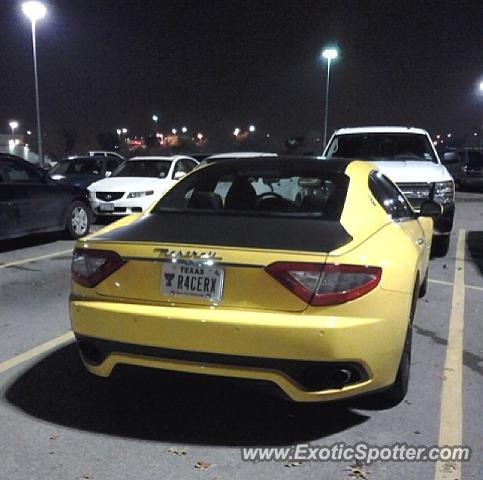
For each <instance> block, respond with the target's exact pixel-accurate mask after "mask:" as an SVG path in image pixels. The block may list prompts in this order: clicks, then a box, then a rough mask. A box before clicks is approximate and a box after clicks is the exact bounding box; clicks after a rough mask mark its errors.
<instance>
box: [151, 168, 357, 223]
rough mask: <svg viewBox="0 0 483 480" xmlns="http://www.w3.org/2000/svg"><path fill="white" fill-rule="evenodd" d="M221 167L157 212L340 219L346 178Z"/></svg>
mask: <svg viewBox="0 0 483 480" xmlns="http://www.w3.org/2000/svg"><path fill="white" fill-rule="evenodd" d="M220 163H222V164H225V165H221V164H220ZM220 163H218V162H217V163H215V164H213V165H210V166H208V167H206V168H202V169H200V170H196V171H194V172H193V173H191V174H190V175H189V176H187V177H186V178H185V179H183V180H181V181H180V182H179V183H178V184H177V185H176V186H175V187H174V188H173V189H172V190H170V191H169V192H168V193H167V194H166V195H165V196H164V197H162V198H161V200H160V201H159V202H158V204H157V205H156V207H155V209H154V210H153V213H156V212H158V213H160V212H163V211H167V210H169V211H179V212H190V213H196V212H200V213H209V214H213V215H248V216H284V217H302V218H319V219H324V220H334V221H338V220H340V216H341V213H342V209H343V207H344V202H345V197H346V193H347V186H348V181H349V179H348V177H346V176H345V175H344V174H341V173H327V172H323V173H322V172H321V169H320V168H316V169H315V168H314V169H312V170H311V171H310V170H307V169H297V168H296V167H294V166H293V165H291V166H288V167H286V168H283V167H275V168H274V167H273V166H271V167H269V168H263V166H257V167H256V168H255V169H254V168H246V169H244V168H240V164H239V163H237V166H236V168H234V167H232V166H230V163H231V162H230V161H225V162H220ZM259 165H260V164H259Z"/></svg>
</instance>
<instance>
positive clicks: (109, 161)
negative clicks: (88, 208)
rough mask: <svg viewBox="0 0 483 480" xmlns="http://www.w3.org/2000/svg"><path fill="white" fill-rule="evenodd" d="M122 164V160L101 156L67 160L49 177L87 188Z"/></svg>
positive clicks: (58, 165)
mask: <svg viewBox="0 0 483 480" xmlns="http://www.w3.org/2000/svg"><path fill="white" fill-rule="evenodd" d="M122 162H123V160H122V159H121V158H116V157H112V156H101V155H95V156H89V157H74V158H66V159H64V160H61V161H60V162H59V163H58V164H57V165H56V166H55V167H53V168H51V170H50V171H49V175H50V177H51V178H53V179H54V180H56V181H59V182H62V183H68V184H69V185H76V186H78V187H84V188H87V187H88V186H89V185H90V184H91V183H94V182H97V181H98V180H101V179H102V178H104V177H108V176H109V175H110V174H111V173H112V172H113V171H114V170H115V169H116V168H117V167H118V166H119V165H120V164H121V163H122Z"/></svg>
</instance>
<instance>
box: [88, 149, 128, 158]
mask: <svg viewBox="0 0 483 480" xmlns="http://www.w3.org/2000/svg"><path fill="white" fill-rule="evenodd" d="M89 156H90V157H114V158H117V159H119V160H126V159H125V158H124V157H123V156H122V155H121V154H119V153H117V152H111V151H109V150H90V151H89Z"/></svg>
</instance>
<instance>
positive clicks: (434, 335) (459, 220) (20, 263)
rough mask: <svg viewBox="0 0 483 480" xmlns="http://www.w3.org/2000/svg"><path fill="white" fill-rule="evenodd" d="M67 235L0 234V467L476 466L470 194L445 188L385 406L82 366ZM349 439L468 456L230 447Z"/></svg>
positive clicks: (349, 469)
mask: <svg viewBox="0 0 483 480" xmlns="http://www.w3.org/2000/svg"><path fill="white" fill-rule="evenodd" d="M72 248H73V242H72V241H65V240H63V239H62V238H61V237H59V236H57V235H47V236H45V235H44V236H38V237H32V238H27V239H21V240H15V241H9V242H0V294H1V302H0V389H1V392H0V425H1V431H2V435H1V436H0V479H1V480H4V479H5V480H7V479H8V480H17V479H18V480H25V479H49V480H50V479H62V480H65V479H96V480H97V479H124V478H126V479H127V478H129V479H146V480H148V479H149V480H153V479H158V478H159V479H161V478H163V479H166V478H172V479H179V478H200V479H209V480H214V479H220V480H224V479H230V480H233V479H248V478H249V479H253V478H304V479H307V478H311V479H312V478H313V479H319V480H322V479H329V478H330V479H333V480H338V479H340V480H344V479H347V480H348V479H354V478H356V479H357V478H369V479H371V480H377V479H398V478H404V479H418V480H419V479H433V478H434V479H438V480H440V479H451V480H456V479H458V480H460V479H463V480H470V479H472V480H480V479H481V478H483V469H482V464H483V456H482V453H481V446H482V445H483V420H482V418H483V417H482V415H481V398H483V381H482V375H483V329H482V318H483V315H482V312H483V194H478V193H469V192H459V193H458V194H457V213H456V219H455V228H454V230H453V233H452V239H451V249H450V252H449V254H448V255H447V257H445V258H442V259H433V260H432V261H431V265H430V283H429V288H428V294H427V296H426V297H425V298H423V299H421V300H420V301H419V303H418V307H417V314H416V321H415V337H414V344H413V360H412V372H411V375H412V378H411V385H410V391H409V394H408V396H407V398H406V400H405V401H404V402H403V403H402V404H400V405H399V406H397V407H395V408H393V409H389V410H381V409H377V408H376V407H375V406H374V405H373V404H372V403H371V402H370V401H367V400H358V401H353V402H349V403H341V404H330V405H302V404H294V403H289V402H286V401H283V400H279V399H276V398H275V397H274V396H272V395H270V394H269V393H267V392H266V391H265V390H263V389H259V388H254V387H253V386H252V385H251V384H249V383H248V382H245V381H238V380H236V381H235V380H232V379H221V378H209V377H198V376H191V375H187V374H174V373H167V372H162V371H151V370H141V369H128V368H124V369H119V370H118V371H116V372H115V374H114V376H113V377H112V378H111V379H109V380H104V379H99V378H96V377H93V376H91V375H89V374H88V373H87V372H86V371H85V370H84V369H83V367H82V365H81V363H80V360H79V358H78V355H77V352H76V348H75V346H74V344H73V343H72V336H71V334H69V317H68V305H67V298H68V294H69V282H70V280H69V276H70V274H69V268H70V252H71V251H72ZM360 441H364V442H367V443H369V444H373V445H376V446H383V445H392V444H394V443H402V442H405V443H407V444H410V445H417V446H419V445H427V446H433V445H454V444H463V445H467V446H469V447H471V448H472V459H471V461H470V462H468V463H464V464H452V463H447V464H445V463H443V462H441V463H438V464H435V463H429V462H428V463H421V462H413V463H404V464H402V463H398V462H387V463H375V464H372V465H370V466H368V467H359V466H357V465H354V464H351V463H344V462H331V463H326V462H325V463H322V462H305V463H304V462H302V463H300V464H298V463H294V464H285V463H283V462H263V463H244V462H242V461H241V458H240V447H244V446H285V445H294V444H301V443H311V444H314V445H328V446H329V445H332V444H334V443H338V442H344V443H346V444H356V443H357V442H360ZM199 462H201V463H199ZM197 467H201V468H197ZM460 469H461V470H460Z"/></svg>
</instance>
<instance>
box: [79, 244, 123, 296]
mask: <svg viewBox="0 0 483 480" xmlns="http://www.w3.org/2000/svg"><path fill="white" fill-rule="evenodd" d="M125 263H126V262H125V260H123V259H122V258H121V257H120V256H119V255H118V254H117V253H116V252H112V251H110V250H94V249H90V248H76V249H75V250H74V256H73V258H72V267H71V273H72V279H73V280H74V282H76V283H79V284H80V285H83V286H84V287H89V288H92V287H95V286H96V285H97V284H98V283H100V282H102V281H103V280H104V279H105V278H107V277H108V276H109V275H111V274H112V273H114V272H115V271H116V270H117V269H118V268H120V267H122V266H123V265H124V264H125Z"/></svg>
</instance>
